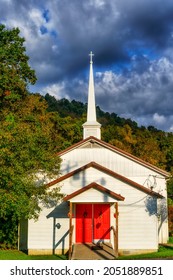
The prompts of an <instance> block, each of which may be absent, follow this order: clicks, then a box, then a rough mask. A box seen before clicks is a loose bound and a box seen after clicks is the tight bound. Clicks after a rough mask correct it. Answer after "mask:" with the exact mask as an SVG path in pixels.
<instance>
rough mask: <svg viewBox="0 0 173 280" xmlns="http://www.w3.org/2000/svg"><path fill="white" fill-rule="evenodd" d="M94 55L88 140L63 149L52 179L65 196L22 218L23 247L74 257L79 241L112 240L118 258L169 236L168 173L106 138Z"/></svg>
mask: <svg viewBox="0 0 173 280" xmlns="http://www.w3.org/2000/svg"><path fill="white" fill-rule="evenodd" d="M92 56H93V54H92V53H90V73H89V90H88V108H87V121H86V122H85V123H84V124H83V139H82V140H81V141H80V142H78V143H76V144H74V145H72V146H71V147H69V148H67V149H66V150H64V151H61V152H60V153H59V154H58V156H59V157H60V158H61V159H62V163H61V168H60V176H59V177H58V178H55V180H53V181H51V182H49V183H48V186H47V187H48V188H49V191H51V190H52V189H53V188H55V187H60V191H61V192H62V193H63V194H64V198H63V200H62V201H61V202H59V203H58V204H57V205H56V207H55V206H53V207H52V208H46V207H44V206H43V207H42V211H41V213H40V216H39V218H38V220H37V221H34V220H32V219H31V220H27V221H22V222H21V225H20V240H19V249H20V250H27V251H28V254H35V255H36V254H54V253H56V254H62V253H67V252H69V254H70V255H71V253H72V248H73V245H74V244H80V243H86V244H89V243H94V244H95V243H98V242H99V244H100V243H106V242H109V243H110V244H111V245H112V247H113V248H114V251H115V256H117V255H118V254H119V255H126V254H139V253H145V252H155V251H157V250H158V245H159V243H167V240H168V217H167V215H168V213H167V188H166V179H167V177H168V175H169V174H168V173H167V172H166V171H164V170H162V169H160V168H158V167H156V166H153V165H152V164H150V163H147V162H145V161H143V160H141V159H139V158H137V157H135V156H133V155H131V154H129V153H127V152H125V151H123V150H121V149H119V148H116V147H115V146H112V145H110V144H108V143H106V142H104V141H102V140H101V125H100V124H99V123H98V122H97V119H96V105H95V92H94V75H93V60H92Z"/></svg>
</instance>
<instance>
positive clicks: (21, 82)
mask: <svg viewBox="0 0 173 280" xmlns="http://www.w3.org/2000/svg"><path fill="white" fill-rule="evenodd" d="M24 42H25V39H24V38H21V37H20V30H19V29H18V28H13V29H11V30H8V29H6V28H5V26H4V25H2V24H1V25H0V106H1V107H2V106H7V104H8V105H9V104H11V102H13V105H14V102H15V101H16V100H18V99H20V98H21V97H22V96H25V95H26V94H27V86H28V84H29V83H31V84H34V83H35V82H36V76H35V71H34V70H32V69H31V68H30V66H29V64H28V61H29V57H28V56H27V55H26V48H25V46H24Z"/></svg>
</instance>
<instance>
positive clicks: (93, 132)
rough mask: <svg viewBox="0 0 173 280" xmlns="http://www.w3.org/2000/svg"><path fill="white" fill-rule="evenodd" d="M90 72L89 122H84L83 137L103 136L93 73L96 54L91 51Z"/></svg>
mask: <svg viewBox="0 0 173 280" xmlns="http://www.w3.org/2000/svg"><path fill="white" fill-rule="evenodd" d="M89 56H90V73H89V87H88V107H87V122H86V123H84V124H83V139H85V138H87V137H89V136H94V137H96V138H98V139H100V138H101V132H100V127H101V124H99V123H98V122H97V120H96V105H95V92H94V75H93V59H92V57H93V56H94V54H93V53H92V52H90V54H89Z"/></svg>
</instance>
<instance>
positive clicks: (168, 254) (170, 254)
mask: <svg viewBox="0 0 173 280" xmlns="http://www.w3.org/2000/svg"><path fill="white" fill-rule="evenodd" d="M67 259H68V258H67V256H66V255H45V256H28V255H27V254H25V253H23V252H21V251H17V250H0V260H67ZM118 259H119V260H128V259H129V260H142V259H173V247H171V246H170V247H165V246H160V248H159V251H158V252H156V253H150V254H142V255H133V256H123V257H119V258H118Z"/></svg>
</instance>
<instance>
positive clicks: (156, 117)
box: [153, 113, 166, 124]
mask: <svg viewBox="0 0 173 280" xmlns="http://www.w3.org/2000/svg"><path fill="white" fill-rule="evenodd" d="M153 120H154V121H155V122H156V124H164V123H165V122H166V118H165V116H163V115H159V114H158V113H155V114H154V115H153Z"/></svg>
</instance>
